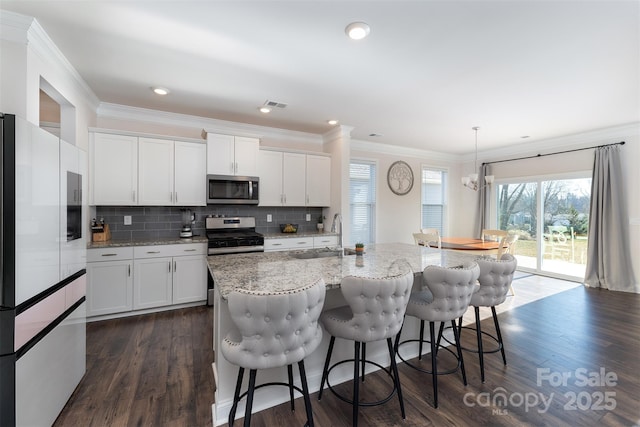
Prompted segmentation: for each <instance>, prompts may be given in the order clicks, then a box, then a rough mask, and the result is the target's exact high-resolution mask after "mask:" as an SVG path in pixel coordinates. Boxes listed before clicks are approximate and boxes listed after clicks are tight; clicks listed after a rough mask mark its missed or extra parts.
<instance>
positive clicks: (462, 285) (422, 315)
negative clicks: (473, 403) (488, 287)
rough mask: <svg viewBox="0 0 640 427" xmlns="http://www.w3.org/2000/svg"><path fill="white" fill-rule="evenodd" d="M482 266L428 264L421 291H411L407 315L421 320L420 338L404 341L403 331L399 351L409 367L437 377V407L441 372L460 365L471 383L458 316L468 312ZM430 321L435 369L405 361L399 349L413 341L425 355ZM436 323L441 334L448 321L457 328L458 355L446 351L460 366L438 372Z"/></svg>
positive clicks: (435, 388)
mask: <svg viewBox="0 0 640 427" xmlns="http://www.w3.org/2000/svg"><path fill="white" fill-rule="evenodd" d="M479 274H480V268H479V267H478V265H477V264H476V263H475V262H469V263H465V264H464V265H463V266H462V267H456V268H445V267H439V266H428V267H427V268H425V269H424V272H423V274H422V281H423V287H422V289H421V290H419V291H417V292H414V293H412V294H411V299H410V300H409V304H408V305H407V312H406V315H407V316H413V317H416V318H418V319H420V337H419V339H413V340H406V341H403V342H400V335H401V333H400V334H398V336H397V337H396V345H395V347H396V352H397V353H398V357H399V358H400V359H401V360H402V361H404V362H405V363H406V364H407V366H409V367H411V368H413V369H416V370H418V371H421V372H425V373H429V374H431V376H432V379H433V401H434V407H436V408H437V407H438V375H444V374H451V373H453V372H456V371H457V370H458V368H459V369H460V371H461V373H462V381H463V383H464V385H467V377H466V373H465V370H464V360H463V358H462V349H461V346H460V337H459V334H458V330H457V328H456V322H455V321H456V319H458V318H459V317H460V316H462V315H463V314H464V312H465V311H466V310H467V308H469V303H470V302H471V297H472V295H473V294H474V292H476V291H477V290H478V288H479V286H478V284H477V279H478V275H479ZM425 321H426V322H429V333H430V339H429V343H430V345H431V370H426V369H422V368H420V367H419V366H417V365H416V364H414V363H412V362H410V361H408V360H405V358H404V357H403V356H402V355H401V353H400V351H399V347H400V346H402V345H404V344H406V343H410V342H418V343H419V350H418V357H419V358H420V359H421V358H422V343H423V342H426V341H425V339H424V322H425ZM435 322H441V323H440V333H442V328H443V327H444V324H445V322H451V327H452V329H453V333H454V338H455V345H456V350H457V355H456V354H453V352H451V350H449V349H448V348H444V347H443V348H444V349H445V350H447V351H449V352H450V353H452V354H453V355H454V356H456V358H457V366H456V367H455V368H454V369H452V370H448V371H440V372H439V371H438V367H437V355H438V347H439V344H436V340H437V337H436V335H435Z"/></svg>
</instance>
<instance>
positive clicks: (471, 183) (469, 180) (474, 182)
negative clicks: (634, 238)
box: [462, 126, 494, 191]
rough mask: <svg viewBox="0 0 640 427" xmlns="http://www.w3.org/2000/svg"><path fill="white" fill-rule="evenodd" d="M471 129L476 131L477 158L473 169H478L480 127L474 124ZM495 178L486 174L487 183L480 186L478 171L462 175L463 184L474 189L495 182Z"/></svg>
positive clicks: (476, 189)
mask: <svg viewBox="0 0 640 427" xmlns="http://www.w3.org/2000/svg"><path fill="white" fill-rule="evenodd" d="M471 129H473V130H474V131H475V132H476V152H475V158H474V161H473V170H474V171H477V170H478V129H480V128H479V127H478V126H474V127H472V128H471ZM493 178H494V176H493V175H487V176H485V177H484V181H485V182H486V185H483V186H482V187H480V186H479V185H478V174H477V172H474V173H471V174H469V175H467V176H463V177H462V185H464V186H465V187H467V188H470V189H472V190H473V191H478V189H479V188H483V187H486V186H487V185H491V184H493Z"/></svg>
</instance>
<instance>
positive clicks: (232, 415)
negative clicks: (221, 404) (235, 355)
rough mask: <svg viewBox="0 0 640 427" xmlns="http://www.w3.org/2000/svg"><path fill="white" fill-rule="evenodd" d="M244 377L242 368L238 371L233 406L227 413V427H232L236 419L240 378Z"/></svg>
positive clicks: (240, 384)
mask: <svg viewBox="0 0 640 427" xmlns="http://www.w3.org/2000/svg"><path fill="white" fill-rule="evenodd" d="M243 377H244V368H240V369H238V379H237V380H236V391H235V392H234V393H233V406H231V410H230V411H229V421H228V423H229V427H231V426H232V425H233V421H234V420H235V418H236V409H238V400H240V387H241V386H242V378H243Z"/></svg>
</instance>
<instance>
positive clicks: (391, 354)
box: [387, 338, 406, 420]
mask: <svg viewBox="0 0 640 427" xmlns="http://www.w3.org/2000/svg"><path fill="white" fill-rule="evenodd" d="M387 347H389V357H390V358H391V369H392V370H393V382H394V384H395V386H396V390H397V392H398V400H399V401H400V412H401V413H402V419H403V420H404V419H405V418H406V416H405V413H404V399H403V398H402V388H401V387H400V377H399V376H398V365H397V364H396V353H395V351H394V349H393V344H392V343H391V338H387Z"/></svg>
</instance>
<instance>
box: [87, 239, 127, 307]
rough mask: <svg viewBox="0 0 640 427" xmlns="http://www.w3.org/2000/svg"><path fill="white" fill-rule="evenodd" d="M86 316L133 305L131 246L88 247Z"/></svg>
mask: <svg viewBox="0 0 640 427" xmlns="http://www.w3.org/2000/svg"><path fill="white" fill-rule="evenodd" d="M87 261H88V262H87V297H86V298H87V317H90V316H101V315H104V314H113V313H121V312H125V311H131V309H132V308H133V248H130V247H129V248H104V249H89V250H87Z"/></svg>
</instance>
